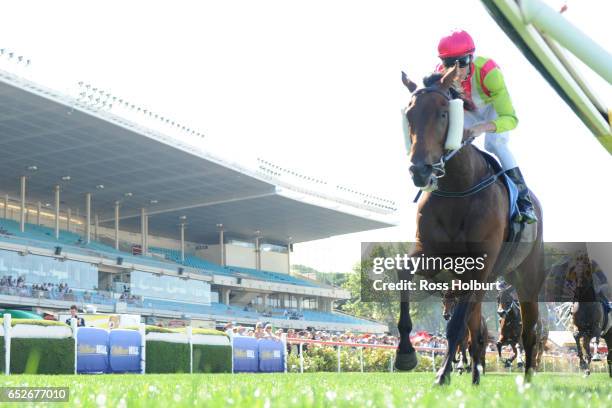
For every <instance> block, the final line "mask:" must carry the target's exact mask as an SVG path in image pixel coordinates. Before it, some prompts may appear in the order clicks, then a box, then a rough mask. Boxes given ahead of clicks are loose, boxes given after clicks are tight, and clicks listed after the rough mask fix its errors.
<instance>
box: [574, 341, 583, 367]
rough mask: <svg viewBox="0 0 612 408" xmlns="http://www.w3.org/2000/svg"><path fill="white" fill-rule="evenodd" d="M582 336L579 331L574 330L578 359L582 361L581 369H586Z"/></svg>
mask: <svg viewBox="0 0 612 408" xmlns="http://www.w3.org/2000/svg"><path fill="white" fill-rule="evenodd" d="M581 337H582V336H581V334H580V332H578V331H576V332H574V341H575V342H576V353H577V354H578V360H579V362H580V369H581V370H584V369H585V362H584V356H583V354H582V343H581V342H580V338H581Z"/></svg>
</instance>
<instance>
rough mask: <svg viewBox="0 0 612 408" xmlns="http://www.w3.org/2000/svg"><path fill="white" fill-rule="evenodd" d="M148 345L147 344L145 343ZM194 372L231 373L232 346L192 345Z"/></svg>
mask: <svg viewBox="0 0 612 408" xmlns="http://www.w3.org/2000/svg"><path fill="white" fill-rule="evenodd" d="M147 346H148V344H147ZM193 372H194V373H231V372H232V347H231V346H230V345H227V346H221V345H208V344H194V345H193Z"/></svg>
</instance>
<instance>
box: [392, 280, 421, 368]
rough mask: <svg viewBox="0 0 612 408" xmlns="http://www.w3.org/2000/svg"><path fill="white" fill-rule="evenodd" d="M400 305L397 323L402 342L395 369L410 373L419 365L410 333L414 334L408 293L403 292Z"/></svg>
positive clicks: (398, 348) (398, 350)
mask: <svg viewBox="0 0 612 408" xmlns="http://www.w3.org/2000/svg"><path fill="white" fill-rule="evenodd" d="M401 298H402V301H401V303H400V316H399V322H398V323H397V329H398V330H399V335H400V341H399V345H398V347H397V353H396V355H395V368H396V369H397V370H400V371H410V370H412V369H414V368H415V367H416V365H417V362H418V361H417V356H416V351H415V350H414V347H413V346H412V343H411V342H410V332H412V319H410V303H409V300H408V299H409V296H408V291H402V294H401Z"/></svg>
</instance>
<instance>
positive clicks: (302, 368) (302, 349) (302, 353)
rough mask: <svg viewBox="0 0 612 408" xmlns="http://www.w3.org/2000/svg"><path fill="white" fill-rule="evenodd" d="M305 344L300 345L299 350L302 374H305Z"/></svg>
mask: <svg viewBox="0 0 612 408" xmlns="http://www.w3.org/2000/svg"><path fill="white" fill-rule="evenodd" d="M303 346H304V343H300V344H299V345H298V350H299V352H300V374H303V373H304V347H303Z"/></svg>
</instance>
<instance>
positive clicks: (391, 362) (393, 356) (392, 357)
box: [389, 353, 395, 373]
mask: <svg viewBox="0 0 612 408" xmlns="http://www.w3.org/2000/svg"><path fill="white" fill-rule="evenodd" d="M394 359H395V354H393V353H392V354H391V358H390V359H389V372H390V373H392V372H393V361H394Z"/></svg>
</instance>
